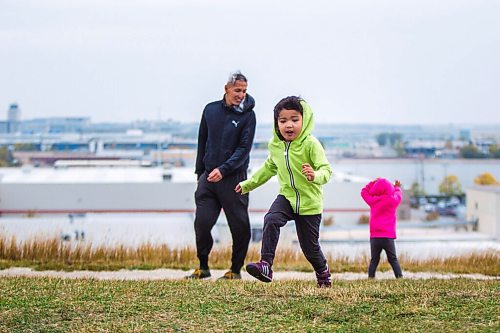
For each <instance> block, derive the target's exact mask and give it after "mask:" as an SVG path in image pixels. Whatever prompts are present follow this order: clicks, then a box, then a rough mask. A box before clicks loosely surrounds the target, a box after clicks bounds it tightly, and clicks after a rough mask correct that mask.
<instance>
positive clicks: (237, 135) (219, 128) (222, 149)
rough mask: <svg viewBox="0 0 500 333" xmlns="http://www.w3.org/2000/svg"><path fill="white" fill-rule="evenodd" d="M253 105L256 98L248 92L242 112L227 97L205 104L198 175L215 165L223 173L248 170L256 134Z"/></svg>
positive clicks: (209, 170)
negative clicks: (226, 101)
mask: <svg viewBox="0 0 500 333" xmlns="http://www.w3.org/2000/svg"><path fill="white" fill-rule="evenodd" d="M254 106H255V100H254V99H253V97H252V96H250V95H249V94H247V95H246V97H245V101H244V102H243V112H238V111H236V110H234V109H233V107H231V106H228V105H226V103H225V101H224V98H223V99H222V100H220V101H216V102H212V103H209V104H207V106H205V109H204V110H203V115H202V117H201V122H200V129H199V132H198V154H197V156H196V170H195V173H196V174H197V175H198V177H200V175H201V174H202V173H203V172H204V171H208V172H209V173H210V172H211V171H212V170H214V169H216V168H219V171H220V172H221V173H222V176H227V175H230V174H232V173H235V172H238V171H241V170H245V171H246V170H247V168H248V163H249V160H250V157H249V155H250V150H251V149H252V144H253V138H254V135H255V113H254V111H253V108H254Z"/></svg>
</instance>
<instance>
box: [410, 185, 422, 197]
mask: <svg viewBox="0 0 500 333" xmlns="http://www.w3.org/2000/svg"><path fill="white" fill-rule="evenodd" d="M410 193H411V195H412V196H413V197H420V196H423V195H425V191H424V189H423V188H422V187H421V186H420V184H419V183H417V182H413V183H412V184H411V188H410Z"/></svg>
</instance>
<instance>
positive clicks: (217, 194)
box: [186, 72, 255, 280]
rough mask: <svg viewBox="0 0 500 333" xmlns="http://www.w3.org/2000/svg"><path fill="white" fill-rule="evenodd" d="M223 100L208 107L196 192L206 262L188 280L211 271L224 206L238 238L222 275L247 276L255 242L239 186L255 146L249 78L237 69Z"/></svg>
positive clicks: (198, 228) (202, 257) (201, 134)
mask: <svg viewBox="0 0 500 333" xmlns="http://www.w3.org/2000/svg"><path fill="white" fill-rule="evenodd" d="M224 89H225V94H224V97H223V99H222V100H220V101H216V102H212V103H210V104H208V105H207V106H205V109H204V110H203V115H202V118H201V123H200V128H199V132H198V154H197V156H196V171H195V172H196V175H197V176H198V187H197V189H196V192H195V203H196V217H195V221H194V229H195V233H196V252H197V256H198V259H199V261H200V266H199V268H198V269H195V271H194V272H193V274H191V275H189V276H187V277H186V278H188V279H204V278H208V277H210V276H211V274H210V268H209V266H208V256H209V254H210V251H211V250H212V246H213V243H214V240H213V238H212V233H211V231H212V228H213V227H214V225H215V223H216V222H217V219H218V218H219V215H220V212H221V209H224V213H225V214H226V218H227V222H228V224H229V229H230V231H231V236H232V238H233V246H232V257H231V269H230V270H229V271H228V272H226V273H225V274H224V276H223V277H222V278H221V279H229V280H232V279H241V274H240V271H241V267H242V266H243V263H244V260H245V256H246V254H247V250H248V244H249V243H250V220H249V217H248V195H243V196H242V195H240V194H239V193H236V192H235V191H234V188H235V187H236V185H237V184H238V183H240V182H241V181H243V180H245V179H246V178H247V168H248V162H249V155H250V150H251V148H252V144H253V138H254V134H255V113H254V111H253V107H254V106H255V101H254V99H253V98H252V96H250V95H249V94H247V78H246V77H245V76H244V75H243V74H241V73H240V72H236V73H234V74H231V76H230V77H229V79H228V81H227V83H226V85H225V87H224Z"/></svg>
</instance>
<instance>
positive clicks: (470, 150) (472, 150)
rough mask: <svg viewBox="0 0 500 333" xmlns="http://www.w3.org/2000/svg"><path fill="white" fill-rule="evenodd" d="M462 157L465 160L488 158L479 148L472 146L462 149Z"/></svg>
mask: <svg viewBox="0 0 500 333" xmlns="http://www.w3.org/2000/svg"><path fill="white" fill-rule="evenodd" d="M460 156H462V157H463V158H485V157H486V156H485V155H484V154H483V153H481V151H480V150H479V148H477V147H476V146H474V145H472V144H468V145H466V146H463V147H462V148H461V149H460Z"/></svg>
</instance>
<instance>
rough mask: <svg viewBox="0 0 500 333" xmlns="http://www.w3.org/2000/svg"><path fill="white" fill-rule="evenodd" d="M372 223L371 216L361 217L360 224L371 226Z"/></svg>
mask: <svg viewBox="0 0 500 333" xmlns="http://www.w3.org/2000/svg"><path fill="white" fill-rule="evenodd" d="M369 223H370V216H368V215H365V214H363V215H361V216H360V217H359V219H358V224H369Z"/></svg>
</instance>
